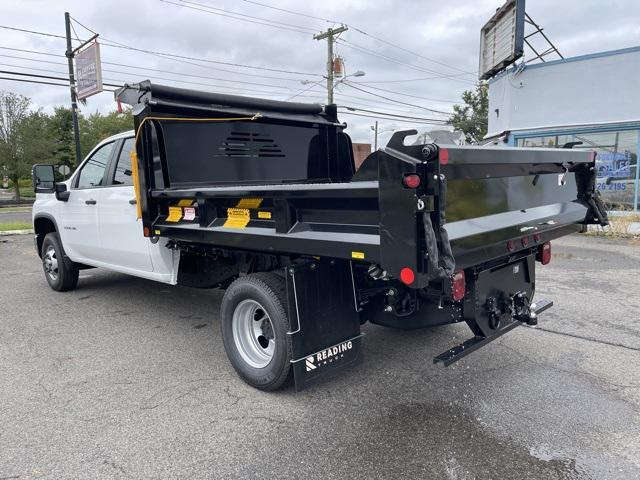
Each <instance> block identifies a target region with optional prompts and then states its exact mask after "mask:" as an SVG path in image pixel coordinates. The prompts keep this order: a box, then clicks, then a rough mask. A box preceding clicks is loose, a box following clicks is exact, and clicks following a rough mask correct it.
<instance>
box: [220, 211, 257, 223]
mask: <svg viewBox="0 0 640 480" xmlns="http://www.w3.org/2000/svg"><path fill="white" fill-rule="evenodd" d="M249 220H251V215H250V213H249V210H248V209H246V208H227V220H226V221H225V222H224V225H222V226H223V227H227V228H245V227H246V226H247V224H248V223H249Z"/></svg>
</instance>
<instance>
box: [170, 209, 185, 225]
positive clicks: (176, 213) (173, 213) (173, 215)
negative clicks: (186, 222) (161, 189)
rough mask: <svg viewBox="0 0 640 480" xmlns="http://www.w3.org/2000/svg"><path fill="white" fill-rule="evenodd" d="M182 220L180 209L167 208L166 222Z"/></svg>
mask: <svg viewBox="0 0 640 480" xmlns="http://www.w3.org/2000/svg"><path fill="white" fill-rule="evenodd" d="M181 218H182V207H169V215H167V222H179V221H180V219H181Z"/></svg>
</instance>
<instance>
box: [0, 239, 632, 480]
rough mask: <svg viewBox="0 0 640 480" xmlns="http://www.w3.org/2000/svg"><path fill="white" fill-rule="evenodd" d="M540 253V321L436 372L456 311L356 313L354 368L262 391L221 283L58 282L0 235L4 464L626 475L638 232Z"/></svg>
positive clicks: (306, 474)
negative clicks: (379, 318)
mask: <svg viewBox="0 0 640 480" xmlns="http://www.w3.org/2000/svg"><path fill="white" fill-rule="evenodd" d="M553 251H554V257H553V261H552V262H551V264H550V265H548V266H546V267H541V268H539V269H538V280H537V286H538V298H541V297H551V298H553V299H554V300H555V301H556V306H555V307H554V308H553V309H551V310H550V311H549V312H548V313H546V314H544V317H543V318H541V322H540V326H539V328H537V329H531V328H527V327H521V328H518V329H516V330H514V331H513V332H511V333H509V334H508V335H505V336H504V337H502V338H501V339H499V340H497V341H495V342H494V343H493V344H491V345H490V346H488V347H486V348H484V349H482V350H480V351H478V352H476V353H474V354H472V355H470V356H468V357H466V358H465V359H464V360H462V361H460V362H458V363H457V364H455V365H453V366H451V367H449V368H447V369H444V368H439V367H436V366H434V365H432V361H431V359H432V357H433V356H434V355H435V354H437V353H440V352H442V351H444V350H446V349H447V348H448V347H450V346H452V345H453V344H455V343H458V342H460V341H461V340H462V339H464V338H466V337H467V336H468V335H469V334H468V331H467V329H466V327H465V326H464V325H455V326H445V327H439V328H435V329H432V330H425V331H413V332H401V331H394V330H389V329H385V328H383V327H377V326H371V325H367V326H365V328H364V330H365V332H366V337H365V339H364V357H365V358H364V362H363V363H362V364H360V365H358V366H356V367H354V368H352V369H351V370H349V371H345V372H343V374H342V375H341V376H339V377H337V378H334V379H331V380H329V381H326V382H324V383H322V384H319V385H317V386H314V387H312V388H310V389H308V390H305V391H303V392H300V393H295V392H294V391H293V390H286V391H283V392H279V393H271V394H267V393H262V392H259V391H256V390H254V389H252V388H250V387H248V386H247V385H245V384H244V383H243V382H242V381H240V380H239V378H238V377H237V376H236V375H235V373H234V371H233V370H232V368H231V367H230V365H229V363H228V362H227V360H226V357H225V354H224V349H223V346H222V342H221V339H220V336H219V335H218V328H219V325H218V319H217V311H218V307H219V302H220V298H221V292H219V291H200V290H190V289H187V288H182V287H168V286H164V285H161V284H157V283H154V282H151V281H146V280H141V279H135V278H131V277H127V276H124V275H121V274H115V273H110V272H107V271H104V270H97V269H96V270H86V271H83V272H81V278H80V283H79V288H78V289H77V290H76V291H73V292H69V293H56V292H54V291H52V290H50V289H49V287H48V286H47V284H46V281H45V279H44V277H43V275H42V272H41V268H40V264H39V259H38V258H37V256H36V253H35V251H34V249H33V242H32V239H31V237H30V236H24V235H23V236H8V237H0V264H2V266H3V275H2V280H0V365H1V367H0V479H27V478H47V479H49V478H50V479H62V478H189V479H193V478H225V479H227V478H247V479H248V478H323V479H331V478H340V479H342V478H349V479H359V478H362V479H365V478H392V479H399V478H410V479H417V478H425V479H426V478H428V479H441V478H442V479H452V480H462V479H464V480H468V479H581V478H586V479H634V478H640V322H639V321H638V318H639V314H638V312H639V311H640V295H639V292H640V244H639V243H637V242H636V243H633V241H628V240H627V241H611V240H606V239H600V238H593V237H591V238H590V237H577V236H574V237H569V238H565V239H563V240H561V241H557V242H555V243H554V246H553Z"/></svg>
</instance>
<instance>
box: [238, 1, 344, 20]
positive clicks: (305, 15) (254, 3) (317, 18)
mask: <svg viewBox="0 0 640 480" xmlns="http://www.w3.org/2000/svg"><path fill="white" fill-rule="evenodd" d="M242 1H243V2H245V3H251V4H253V5H259V6H261V7H265V8H271V9H272V10H278V11H280V12H285V13H290V14H291V15H298V16H300V17H306V18H312V19H314V20H321V21H323V22H327V23H333V24H337V23H344V22H339V21H337V20H329V19H327V18H322V17H316V16H314V15H309V14H307V13H301V12H295V11H293V10H287V9H286V8H280V7H274V6H273V5H267V4H264V3H260V2H256V1H254V0H242Z"/></svg>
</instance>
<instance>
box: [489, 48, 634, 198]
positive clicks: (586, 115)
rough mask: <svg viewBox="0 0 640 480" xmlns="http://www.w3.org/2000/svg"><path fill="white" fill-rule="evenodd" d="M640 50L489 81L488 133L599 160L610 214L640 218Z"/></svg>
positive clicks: (519, 70)
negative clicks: (639, 213)
mask: <svg viewBox="0 0 640 480" xmlns="http://www.w3.org/2000/svg"><path fill="white" fill-rule="evenodd" d="M639 81H640V46H638V47H632V48H625V49H622V50H613V51H608V52H601V53H594V54H590V55H583V56H579V57H573V58H566V59H563V60H555V61H547V62H545V63H538V64H534V65H526V66H518V67H512V68H510V69H508V70H506V71H504V72H502V73H501V74H499V75H497V76H496V77H494V78H492V79H491V80H490V81H489V133H488V135H487V137H497V136H501V135H502V136H505V138H506V140H507V143H508V144H510V145H513V146H520V147H552V148H561V147H570V146H572V147H573V148H582V149H591V150H595V151H596V152H598V157H597V165H598V183H597V188H598V189H599V190H600V192H601V194H602V196H603V198H604V200H605V202H607V203H608V204H609V205H610V206H611V208H613V209H624V210H629V209H634V210H638V206H639V205H638V204H639V194H640V191H639V190H640V182H639V172H638V149H639V146H640V94H639V92H640V89H639V88H638V82H639Z"/></svg>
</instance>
